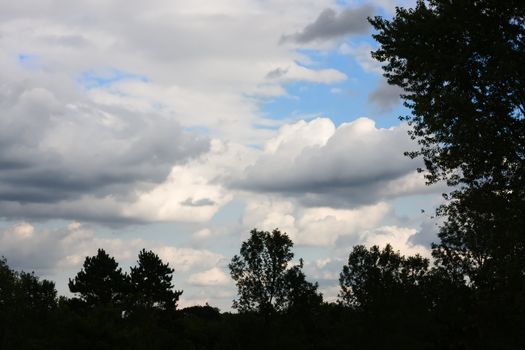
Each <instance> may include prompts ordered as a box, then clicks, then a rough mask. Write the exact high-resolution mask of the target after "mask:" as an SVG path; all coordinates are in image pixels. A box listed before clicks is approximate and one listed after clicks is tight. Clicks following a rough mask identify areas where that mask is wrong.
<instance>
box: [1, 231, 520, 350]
mask: <svg viewBox="0 0 525 350" xmlns="http://www.w3.org/2000/svg"><path fill="white" fill-rule="evenodd" d="M292 248H293V243H292V241H291V240H290V239H289V238H288V236H287V235H286V234H285V233H281V232H280V231H279V230H274V231H273V232H265V231H258V230H255V229H254V230H252V231H251V235H250V238H249V239H248V240H247V241H245V242H243V244H242V246H241V249H240V253H239V255H236V256H234V257H233V259H232V260H231V263H230V265H229V268H230V273H231V276H232V278H233V280H234V281H235V283H236V285H237V288H238V297H237V298H236V300H234V302H233V307H234V308H235V309H237V310H238V313H221V312H220V311H219V309H217V308H214V307H213V306H210V305H204V306H202V305H201V306H192V307H188V308H184V309H181V310H179V309H177V301H178V299H179V296H180V295H181V294H182V291H177V290H175V289H174V286H173V284H172V278H173V273H174V270H173V269H172V268H170V267H169V264H167V263H164V262H163V261H162V260H161V259H160V258H159V257H158V256H157V255H156V254H155V253H154V252H151V251H146V250H142V251H140V252H139V255H138V260H137V265H136V266H134V267H131V269H130V272H129V273H126V272H123V271H122V269H121V268H119V266H118V263H117V262H116V261H115V259H114V258H113V257H111V256H109V255H108V254H107V253H106V252H105V251H104V250H103V249H99V250H98V252H97V255H95V256H92V257H86V259H85V261H84V264H83V267H82V269H81V271H79V272H78V273H77V274H76V276H75V277H74V278H73V279H70V280H69V289H70V291H71V292H72V293H74V294H75V296H74V297H72V298H66V297H63V296H61V297H58V296H57V292H56V290H55V286H54V283H53V282H51V281H48V280H41V279H39V278H38V277H37V276H35V275H34V274H30V273H25V272H20V273H19V272H15V271H13V270H11V269H10V268H9V266H8V265H7V262H6V260H5V259H2V260H0V326H1V330H0V348H1V349H69V348H75V349H165V348H174V349H268V348H271V349H284V348H292V349H296V348H297V349H299V348H303V349H334V348H348V349H379V348H385V347H391V348H392V347H393V348H400V349H474V348H476V349H521V348H523V346H525V340H524V338H523V337H522V332H523V329H525V328H524V327H525V313H524V312H523V305H524V304H523V303H522V301H523V299H521V300H519V302H518V303H516V302H515V301H513V300H502V299H501V297H502V296H503V295H501V294H500V293H495V294H494V295H487V294H486V293H487V291H482V290H480V289H479V288H478V287H476V286H474V285H473V284H472V283H471V282H470V281H467V280H465V279H463V280H462V281H458V280H455V279H454V278H451V276H453V272H454V271H447V270H446V266H443V265H442V264H441V263H440V262H439V260H436V262H435V264H434V265H432V266H431V264H430V263H429V260H428V259H425V258H423V257H421V256H419V255H416V256H403V255H401V254H400V253H399V252H397V251H394V250H393V249H392V247H391V246H390V245H387V246H385V247H384V248H380V247H378V246H373V247H371V248H366V247H364V246H361V245H358V246H355V247H354V248H353V249H352V251H351V252H350V253H349V256H348V261H347V264H345V265H344V266H343V267H342V271H341V273H340V279H339V283H340V293H339V300H338V301H337V302H335V303H326V302H323V297H322V294H321V293H319V291H318V284H317V283H312V282H309V281H307V280H306V277H305V275H304V273H303V272H302V268H303V261H302V259H300V260H299V264H297V265H293V264H292V263H291V261H292V259H293V257H294V254H293V252H292ZM510 294H511V293H509V295H510ZM520 295H522V296H523V294H520ZM516 307H518V308H516Z"/></svg>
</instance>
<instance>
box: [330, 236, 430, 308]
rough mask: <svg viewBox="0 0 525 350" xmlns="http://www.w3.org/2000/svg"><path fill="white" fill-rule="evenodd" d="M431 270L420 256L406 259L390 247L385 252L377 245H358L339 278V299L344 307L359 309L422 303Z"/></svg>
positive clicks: (387, 246)
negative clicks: (367, 246) (418, 301)
mask: <svg viewBox="0 0 525 350" xmlns="http://www.w3.org/2000/svg"><path fill="white" fill-rule="evenodd" d="M428 267H429V261H428V259H424V258H422V257H421V256H419V255H415V256H410V257H404V256H402V255H400V254H399V252H396V251H394V250H393V249H392V246H391V245H390V244H387V245H386V247H385V248H383V249H382V250H381V249H380V248H379V247H378V246H372V247H371V248H370V249H367V248H366V247H365V246H362V245H358V246H355V247H354V249H353V250H352V252H351V253H350V254H349V256H348V264H347V265H344V266H343V271H342V272H341V274H340V277H339V283H340V286H341V292H340V294H339V297H340V298H341V300H342V301H343V303H344V304H345V305H348V306H351V307H353V308H357V309H370V308H378V309H382V307H383V306H385V305H387V304H391V305H392V304H396V306H397V307H398V306H400V304H404V305H406V304H407V303H412V304H413V303H415V302H416V301H417V299H419V300H420V301H422V300H423V298H424V295H425V290H424V287H425V284H426V281H427V278H428V275H429V269H428ZM381 312H385V311H384V310H382V311H381Z"/></svg>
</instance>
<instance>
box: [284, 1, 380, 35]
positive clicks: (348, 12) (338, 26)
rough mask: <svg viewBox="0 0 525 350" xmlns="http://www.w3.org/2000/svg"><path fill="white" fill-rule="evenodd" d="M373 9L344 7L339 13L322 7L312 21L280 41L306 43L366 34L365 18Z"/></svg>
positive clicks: (363, 6)
mask: <svg viewBox="0 0 525 350" xmlns="http://www.w3.org/2000/svg"><path fill="white" fill-rule="evenodd" d="M373 11H374V7H373V6H370V5H362V6H361V7H358V8H348V9H344V10H343V11H341V12H340V13H337V12H335V11H334V10H333V9H331V8H327V9H324V10H323V11H322V12H321V14H320V15H319V16H318V17H317V19H316V20H315V21H314V22H312V23H310V24H308V25H307V26H306V27H304V29H303V30H301V31H300V32H297V33H295V34H291V35H283V36H282V37H281V42H287V41H292V42H295V43H298V44H308V43H311V42H319V41H329V40H332V39H336V38H340V37H342V36H345V35H350V34H354V35H356V34H366V33H367V32H368V30H369V28H370V25H369V24H368V20H367V18H368V17H369V16H372V14H373Z"/></svg>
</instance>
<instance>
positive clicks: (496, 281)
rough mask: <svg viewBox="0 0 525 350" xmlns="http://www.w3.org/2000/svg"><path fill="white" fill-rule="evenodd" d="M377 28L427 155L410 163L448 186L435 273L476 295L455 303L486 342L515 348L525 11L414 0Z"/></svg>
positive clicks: (524, 234) (382, 56)
mask: <svg viewBox="0 0 525 350" xmlns="http://www.w3.org/2000/svg"><path fill="white" fill-rule="evenodd" d="M371 23H372V25H373V26H374V27H375V29H376V30H377V34H376V35H374V38H375V39H376V40H377V41H378V42H379V43H380V45H381V46H380V48H379V49H378V50H376V51H375V52H373V53H372V54H373V56H374V57H375V58H376V59H378V60H379V61H381V62H384V63H386V65H385V66H384V75H385V77H386V78H387V79H388V82H389V83H391V84H394V85H397V86H400V87H402V88H403V89H404V91H405V93H404V98H405V99H406V103H405V105H406V106H407V107H409V108H410V109H411V112H412V114H411V115H410V116H407V117H405V118H404V119H405V120H407V121H408V123H409V124H410V125H412V127H413V130H412V132H411V136H412V138H413V139H415V140H417V141H418V143H419V145H420V146H421V147H420V149H419V150H416V151H414V152H409V153H408V154H409V155H410V156H412V157H421V158H422V159H423V161H424V163H425V168H426V169H425V170H426V178H427V180H428V183H436V182H438V181H445V182H446V183H447V184H448V185H450V186H453V188H452V190H451V193H450V194H448V195H446V196H445V198H446V199H448V201H447V203H445V204H444V205H443V206H441V207H440V208H439V209H438V214H439V215H441V216H443V217H444V218H445V222H444V224H443V225H442V227H441V228H440V231H439V238H440V242H438V244H435V245H434V246H433V256H434V257H435V259H436V263H437V265H436V270H435V271H434V274H435V276H437V277H439V278H438V280H439V281H441V282H440V285H442V286H448V287H451V286H452V287H454V289H455V290H458V291H459V290H461V291H464V290H465V288H464V287H469V288H470V292H471V293H470V296H469V299H470V301H469V302H468V303H465V302H464V298H463V296H464V295H465V293H463V292H461V293H452V296H453V295H455V294H459V295H462V297H461V300H462V302H461V303H463V304H465V305H468V304H472V309H471V310H467V311H465V314H467V315H469V317H470V318H471V319H470V320H469V321H468V323H469V324H470V325H471V326H470V327H476V329H477V330H476V331H475V332H476V333H477V334H480V339H483V340H482V341H480V345H482V346H484V347H491V346H497V347H499V348H504V347H505V346H508V347H509V348H513V347H515V346H516V343H514V344H513V345H508V344H507V343H512V342H513V341H514V340H515V339H517V337H519V336H520V335H519V331H518V329H520V328H523V327H525V322H524V320H525V307H524V306H523V305H525V40H524V38H525V2H523V1H521V0H507V1H492V0H479V1H448V0H430V1H425V2H423V1H418V3H417V6H416V7H415V9H402V8H399V9H397V11H396V14H395V16H394V18H393V19H392V20H385V19H383V18H380V17H376V18H374V19H372V20H371ZM443 292H444V294H448V293H447V291H445V290H443ZM454 304H456V305H459V304H460V303H458V302H454ZM448 317H449V318H452V317H454V316H453V315H448ZM496 320H497V321H496ZM496 325H497V326H496ZM462 327H464V326H462ZM485 335H486V336H485ZM488 335H490V336H488ZM494 339H497V341H495V340H494ZM491 342H494V343H493V344H492V345H489V344H490V343H491ZM495 344H497V345H495ZM505 344H507V345H505ZM523 345H525V344H523V343H520V346H523ZM471 346H474V345H472V344H471Z"/></svg>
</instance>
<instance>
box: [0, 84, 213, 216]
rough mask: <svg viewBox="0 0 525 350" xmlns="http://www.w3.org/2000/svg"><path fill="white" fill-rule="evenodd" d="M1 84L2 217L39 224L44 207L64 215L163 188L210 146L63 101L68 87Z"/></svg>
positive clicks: (167, 122) (160, 126) (171, 127)
mask: <svg viewBox="0 0 525 350" xmlns="http://www.w3.org/2000/svg"><path fill="white" fill-rule="evenodd" d="M0 76H1V75H0ZM4 78H5V76H4ZM3 81H4V85H3V86H2V88H0V108H1V109H2V117H1V118H0V208H4V209H6V210H5V211H4V210H2V212H1V214H0V215H1V216H2V217H11V216H15V217H19V216H22V217H23V216H24V215H26V216H27V217H29V218H31V217H32V216H33V215H35V216H39V215H41V213H43V212H45V210H43V208H41V206H42V205H45V204H53V203H63V204H64V203H65V204H64V206H65V207H67V202H68V201H72V200H77V199H79V198H82V197H83V196H94V197H99V198H103V197H107V196H110V197H113V198H119V199H125V197H129V198H131V197H132V196H133V193H134V191H133V190H136V189H145V188H147V187H151V186H154V185H155V184H159V183H161V182H162V181H164V180H165V179H166V177H167V176H168V174H169V172H170V170H171V168H172V167H173V165H175V164H180V163H184V162H185V161H187V160H188V159H190V158H192V157H194V156H197V155H199V154H201V153H202V152H204V151H206V150H208V148H209V140H208V139H205V138H202V137H199V136H196V135H194V134H190V133H187V132H185V131H183V129H182V127H181V126H180V125H179V124H178V123H177V122H175V121H174V120H171V119H168V118H166V117H164V116H161V115H157V114H155V113H150V114H145V113H141V112H137V111H132V110H129V109H127V108H124V107H111V106H104V105H99V104H96V103H94V102H92V101H91V100H88V99H86V98H85V97H83V96H81V95H74V96H67V95H68V93H67V92H64V89H67V87H65V88H64V87H61V86H51V87H46V88H44V87H39V86H43V85H40V83H39V82H38V81H27V80H26V81H21V82H14V81H9V79H8V78H6V79H3ZM10 203H11V204H10ZM15 204H21V205H22V206H18V205H15ZM31 204H33V205H31ZM36 204H39V205H40V206H36ZM36 207H38V208H39V210H35V211H34V212H33V213H32V212H31V211H28V210H27V209H28V208H36ZM16 208H19V213H17V209H16ZM86 210H87V211H89V210H88V209H86ZM53 211H55V214H56V215H57V216H58V217H61V216H60V211H58V212H57V211H56V210H51V212H50V213H49V215H50V216H51V217H53V215H55V214H53ZM66 211H67V210H66Z"/></svg>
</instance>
